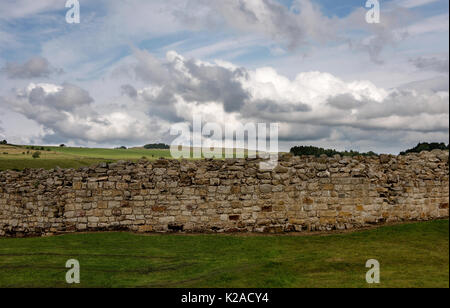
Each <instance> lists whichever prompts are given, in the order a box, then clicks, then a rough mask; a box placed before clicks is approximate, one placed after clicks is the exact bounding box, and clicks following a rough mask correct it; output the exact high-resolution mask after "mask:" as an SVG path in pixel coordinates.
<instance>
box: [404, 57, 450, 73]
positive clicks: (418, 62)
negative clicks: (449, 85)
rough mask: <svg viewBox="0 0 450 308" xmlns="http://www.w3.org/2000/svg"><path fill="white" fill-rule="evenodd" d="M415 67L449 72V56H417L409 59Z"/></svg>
mask: <svg viewBox="0 0 450 308" xmlns="http://www.w3.org/2000/svg"><path fill="white" fill-rule="evenodd" d="M410 62H411V63H413V64H414V66H415V67H417V68H418V69H421V70H426V71H435V72H439V73H447V74H448V72H449V58H448V56H447V57H446V58H438V57H419V58H415V59H412V60H410Z"/></svg>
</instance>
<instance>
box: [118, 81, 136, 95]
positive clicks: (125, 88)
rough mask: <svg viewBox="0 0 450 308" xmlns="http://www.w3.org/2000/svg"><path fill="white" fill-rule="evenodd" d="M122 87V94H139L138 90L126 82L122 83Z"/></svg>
mask: <svg viewBox="0 0 450 308" xmlns="http://www.w3.org/2000/svg"><path fill="white" fill-rule="evenodd" d="M120 89H121V92H122V95H126V96H128V97H130V98H136V97H137V95H138V92H137V90H136V89H135V88H134V87H133V86H132V85H129V84H125V85H122V86H121V87H120Z"/></svg>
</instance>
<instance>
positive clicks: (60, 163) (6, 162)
mask: <svg viewBox="0 0 450 308" xmlns="http://www.w3.org/2000/svg"><path fill="white" fill-rule="evenodd" d="M34 148H35V149H30V148H29V147H28V148H27V146H10V145H0V170H7V169H12V170H23V169H25V168H44V169H53V168H56V167H60V168H79V167H84V166H91V165H94V164H97V163H100V162H113V161H117V160H132V161H137V160H139V159H141V158H143V157H145V158H146V159H149V160H154V159H158V158H161V157H170V151H169V150H146V149H128V150H119V149H117V150H116V149H90V148H70V147H63V148H62V147H48V146H45V147H43V148H44V150H42V149H41V146H36V147H34ZM27 152H28V153H27ZM35 152H40V153H41V155H40V158H33V157H32V155H33V153H35Z"/></svg>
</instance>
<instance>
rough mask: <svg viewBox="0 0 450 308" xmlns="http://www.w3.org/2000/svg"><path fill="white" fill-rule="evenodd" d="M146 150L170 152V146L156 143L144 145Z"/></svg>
mask: <svg viewBox="0 0 450 308" xmlns="http://www.w3.org/2000/svg"><path fill="white" fill-rule="evenodd" d="M144 149H147V150H168V149H170V146H169V145H167V144H164V143H154V144H146V145H144Z"/></svg>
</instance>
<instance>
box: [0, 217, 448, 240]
mask: <svg viewBox="0 0 450 308" xmlns="http://www.w3.org/2000/svg"><path fill="white" fill-rule="evenodd" d="M448 219H449V216H446V217H440V218H437V219H411V220H400V219H398V220H388V221H379V222H377V223H370V224H367V223H366V224H353V225H349V224H346V226H345V227H344V228H342V227H341V228H339V227H337V226H311V227H310V228H305V227H300V226H294V225H285V226H281V225H279V226H268V227H263V228H257V227H254V228H229V229H217V228H204V229H196V230H182V229H178V230H177V229H168V230H153V228H152V227H151V226H135V227H132V228H130V227H124V226H116V227H110V228H87V229H85V230H82V231H77V230H33V231H30V230H20V229H17V228H8V227H7V226H6V227H4V228H2V230H0V238H2V237H3V238H32V237H51V236H60V235H66V234H92V233H110V232H131V233H135V234H142V235H145V234H146V235H163V234H179V235H202V234H203V235H204V234H209V235H214V234H217V235H220V234H224V235H247V236H264V235H292V236H298V235H305V236H307V235H321V234H322V235H324V234H340V233H350V232H359V231H364V230H370V229H375V228H379V227H383V226H392V225H400V224H409V223H418V222H426V221H439V220H448Z"/></svg>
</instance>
